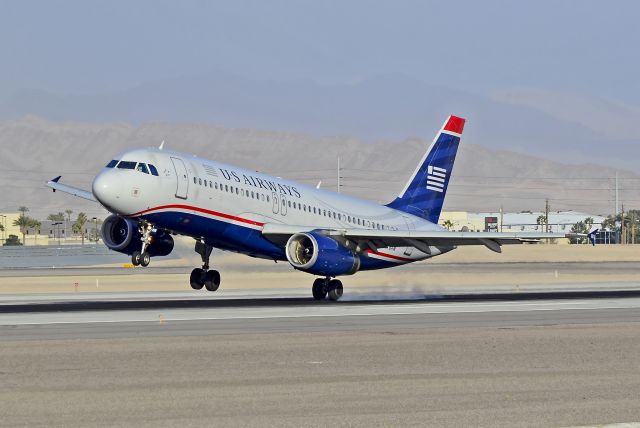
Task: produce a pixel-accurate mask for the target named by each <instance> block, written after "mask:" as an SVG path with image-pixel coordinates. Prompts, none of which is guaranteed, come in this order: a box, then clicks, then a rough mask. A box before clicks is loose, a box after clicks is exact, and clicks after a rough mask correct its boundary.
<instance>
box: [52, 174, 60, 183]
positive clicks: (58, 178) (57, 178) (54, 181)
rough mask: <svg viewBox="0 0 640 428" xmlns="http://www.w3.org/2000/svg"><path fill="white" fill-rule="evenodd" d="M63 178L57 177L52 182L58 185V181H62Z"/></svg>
mask: <svg viewBox="0 0 640 428" xmlns="http://www.w3.org/2000/svg"><path fill="white" fill-rule="evenodd" d="M61 178H62V176H61V175H59V176H57V177H56V178H54V179H53V180H51V182H52V183H57V182H58V181H60V179H61Z"/></svg>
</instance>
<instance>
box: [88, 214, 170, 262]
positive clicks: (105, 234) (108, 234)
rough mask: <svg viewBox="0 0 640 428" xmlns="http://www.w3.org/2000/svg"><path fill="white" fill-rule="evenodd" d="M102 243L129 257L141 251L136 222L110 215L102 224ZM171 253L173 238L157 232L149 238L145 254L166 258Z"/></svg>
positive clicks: (140, 236)
mask: <svg viewBox="0 0 640 428" xmlns="http://www.w3.org/2000/svg"><path fill="white" fill-rule="evenodd" d="M100 234H101V235H102V241H103V242H104V244H105V245H106V246H107V247H109V249H111V250H113V251H117V252H119V253H124V254H128V255H131V254H132V253H133V252H134V251H140V250H141V249H142V241H141V238H142V235H141V234H140V232H139V231H138V222H136V221H134V220H130V219H126V218H123V217H119V216H117V215H110V216H109V217H107V218H106V219H105V221H104V223H102V229H101V230H100ZM171 251H173V238H172V237H171V235H169V234H168V233H166V232H164V231H162V230H158V231H157V232H155V233H154V234H153V235H152V236H151V245H149V247H148V248H147V252H148V253H149V255H150V256H151V257H157V256H168V255H169V254H171Z"/></svg>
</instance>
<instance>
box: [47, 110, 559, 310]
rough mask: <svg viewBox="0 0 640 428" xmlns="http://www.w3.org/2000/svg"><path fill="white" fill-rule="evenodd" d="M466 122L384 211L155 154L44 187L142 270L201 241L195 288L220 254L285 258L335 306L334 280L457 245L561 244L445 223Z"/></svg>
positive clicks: (212, 285)
mask: <svg viewBox="0 0 640 428" xmlns="http://www.w3.org/2000/svg"><path fill="white" fill-rule="evenodd" d="M464 125H465V119H463V118H460V117H457V116H453V115H452V116H449V117H448V118H447V120H446V121H445V122H444V124H443V126H442V128H441V129H440V130H439V131H438V133H437V135H436V137H435V139H434V140H433V142H432V143H431V145H430V146H429V148H428V149H427V151H426V153H425V154H424V156H422V158H421V159H420V162H419V163H418V165H417V167H416V169H415V171H414V172H413V173H412V174H411V176H410V178H409V180H408V181H407V183H406V185H405V186H404V188H403V189H402V191H401V192H400V193H399V195H398V196H397V197H396V198H395V199H394V200H393V201H391V202H390V203H388V204H386V205H380V204H376V203H373V202H370V201H367V200H363V199H358V198H355V197H351V196H347V195H344V194H340V193H336V192H332V191H328V190H325V189H321V188H319V186H318V188H317V187H311V186H307V185H304V184H300V183H297V182H294V181H290V180H285V179H282V178H280V177H271V176H268V175H266V174H262V173H259V172H256V171H251V170H248V169H243V168H239V167H236V166H232V165H227V164H224V163H221V162H217V161H211V160H207V159H204V158H201V157H197V156H193V155H190V154H185V153H180V152H176V151H170V150H165V149H164V147H163V146H164V142H163V144H161V145H160V147H158V148H146V149H137V150H131V151H127V152H125V153H123V154H121V155H119V156H116V157H115V158H113V159H112V160H110V161H109V162H108V163H107V165H106V166H105V168H104V169H102V170H101V171H100V172H99V173H98V174H97V176H96V177H95V179H94V180H93V184H92V188H91V191H88V190H83V189H80V188H77V187H73V186H70V185H66V184H63V183H61V182H60V178H61V177H60V176H58V177H56V178H54V179H53V180H50V181H49V182H48V183H47V185H48V186H49V187H50V188H52V189H53V191H54V192H55V191H56V190H58V191H62V192H66V193H69V194H72V195H75V196H78V197H81V198H84V199H88V200H91V201H95V202H98V203H100V204H101V205H102V206H103V207H104V208H106V209H107V210H108V211H109V212H110V213H111V215H109V216H108V217H107V218H106V219H105V221H104V223H103V225H102V228H101V235H102V239H103V242H104V243H105V245H106V246H107V247H108V248H110V249H111V250H114V251H117V252H120V253H124V254H127V255H129V256H131V262H132V263H133V265H135V266H143V267H144V266H148V265H149V263H150V261H151V258H152V257H161V256H167V255H169V254H170V253H171V251H172V250H173V246H174V241H173V237H172V236H174V235H185V236H188V237H192V238H193V239H194V240H195V251H196V252H197V253H198V254H199V255H200V256H201V259H202V266H201V267H197V268H195V269H193V271H192V272H191V275H190V281H189V282H190V285H191V287H192V288H193V289H196V290H200V289H202V288H203V287H204V288H206V289H207V290H209V291H216V290H217V289H218V288H219V286H220V282H221V277H220V273H219V272H218V271H217V270H214V269H211V267H210V264H209V263H210V256H211V252H212V250H213V249H214V248H219V249H222V250H227V251H232V252H237V253H241V254H245V255H248V256H251V257H256V258H262V259H268V260H274V261H276V262H277V261H286V262H288V263H290V264H291V266H293V268H294V269H297V270H300V271H303V272H307V273H309V274H311V275H314V276H316V277H317V278H316V279H315V280H314V281H313V285H312V287H311V291H312V295H313V297H314V298H315V299H316V300H323V299H327V297H328V298H329V299H330V300H338V299H340V297H341V296H342V295H343V292H344V289H343V285H342V282H341V281H340V280H339V279H338V277H342V276H346V275H353V274H355V273H357V272H359V271H368V270H374V269H386V268H392V267H396V266H402V265H405V264H407V263H413V262H417V261H421V260H426V259H429V258H431V257H435V256H438V255H441V254H445V253H448V252H449V251H452V250H454V249H455V248H457V247H458V246H462V245H484V246H485V247H487V248H488V249H490V250H492V251H495V252H500V251H501V245H503V244H521V243H529V242H538V241H539V240H541V239H549V238H563V237H567V236H568V235H565V234H559V233H518V232H504V233H502V232H452V231H449V230H447V229H445V228H444V227H442V226H440V225H438V220H439V218H440V213H441V210H442V205H443V203H444V198H445V195H446V192H447V188H448V185H449V182H450V179H451V173H452V170H453V164H454V161H455V158H456V153H457V150H458V146H459V143H460V139H461V137H462V132H463V129H464Z"/></svg>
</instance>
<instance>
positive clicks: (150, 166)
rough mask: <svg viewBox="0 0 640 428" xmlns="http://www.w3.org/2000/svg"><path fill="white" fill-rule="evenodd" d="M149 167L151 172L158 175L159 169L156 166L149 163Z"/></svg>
mask: <svg viewBox="0 0 640 428" xmlns="http://www.w3.org/2000/svg"><path fill="white" fill-rule="evenodd" d="M149 169H150V170H151V174H153V175H155V176H156V177H157V176H158V170H157V169H156V167H155V166H153V165H151V164H149Z"/></svg>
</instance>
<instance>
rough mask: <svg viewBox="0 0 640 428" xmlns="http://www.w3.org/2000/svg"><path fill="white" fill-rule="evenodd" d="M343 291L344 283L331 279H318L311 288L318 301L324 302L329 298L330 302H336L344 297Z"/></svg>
mask: <svg viewBox="0 0 640 428" xmlns="http://www.w3.org/2000/svg"><path fill="white" fill-rule="evenodd" d="M343 291H344V289H343V287H342V281H340V280H337V279H330V278H317V279H316V280H315V281H313V287H311V292H312V293H313V298H314V299H316V300H324V299H325V298H326V297H327V296H328V297H329V300H333V301H335V300H338V299H340V298H341V297H342V293H343Z"/></svg>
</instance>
